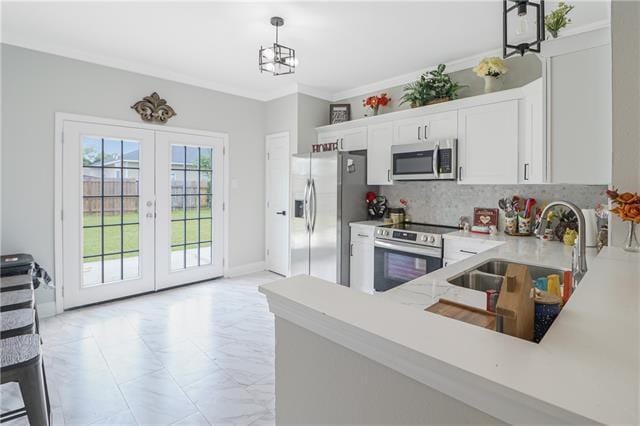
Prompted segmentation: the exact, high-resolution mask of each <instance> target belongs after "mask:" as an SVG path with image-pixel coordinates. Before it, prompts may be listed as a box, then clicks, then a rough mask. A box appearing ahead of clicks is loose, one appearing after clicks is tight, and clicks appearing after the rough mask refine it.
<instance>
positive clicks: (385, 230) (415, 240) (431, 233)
mask: <svg viewBox="0 0 640 426" xmlns="http://www.w3.org/2000/svg"><path fill="white" fill-rule="evenodd" d="M453 229H454V228H450V227H442V226H434V225H423V224H415V223H403V224H397V225H385V226H379V227H378V228H376V235H375V242H374V257H375V259H374V278H373V287H374V289H375V290H376V291H387V290H389V289H392V288H393V287H396V286H399V285H400V284H404V283H406V282H408V281H411V280H414V279H416V278H419V277H421V276H423V275H426V274H428V273H430V272H433V271H435V270H437V269H440V268H442V234H444V233H446V232H451V231H452V230H453Z"/></svg>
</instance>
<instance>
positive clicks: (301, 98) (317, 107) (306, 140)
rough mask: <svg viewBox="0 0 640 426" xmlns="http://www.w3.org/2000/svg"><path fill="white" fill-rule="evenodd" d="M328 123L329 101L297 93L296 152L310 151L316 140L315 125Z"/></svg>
mask: <svg viewBox="0 0 640 426" xmlns="http://www.w3.org/2000/svg"><path fill="white" fill-rule="evenodd" d="M326 124H329V102H328V101H325V100H324V99H318V98H315V97H313V96H309V95H305V94H302V93H299V94H298V152H311V145H312V144H315V143H316V142H317V140H318V134H317V133H316V127H319V126H324V125H326Z"/></svg>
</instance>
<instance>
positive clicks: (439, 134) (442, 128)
mask: <svg viewBox="0 0 640 426" xmlns="http://www.w3.org/2000/svg"><path fill="white" fill-rule="evenodd" d="M425 129H426V130H425V131H426V136H427V140H437V139H456V138H457V137H458V112H457V111H450V112H444V113H442V114H432V115H429V116H427V124H426V128H425Z"/></svg>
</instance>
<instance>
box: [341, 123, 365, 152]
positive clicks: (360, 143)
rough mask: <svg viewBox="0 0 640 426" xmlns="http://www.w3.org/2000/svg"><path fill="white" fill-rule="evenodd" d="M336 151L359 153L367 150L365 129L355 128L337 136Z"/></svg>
mask: <svg viewBox="0 0 640 426" xmlns="http://www.w3.org/2000/svg"><path fill="white" fill-rule="evenodd" d="M338 149H339V150H340V151H359V150H362V149H367V128H366V127H356V128H355V129H347V130H345V131H343V132H340V133H339V134H338Z"/></svg>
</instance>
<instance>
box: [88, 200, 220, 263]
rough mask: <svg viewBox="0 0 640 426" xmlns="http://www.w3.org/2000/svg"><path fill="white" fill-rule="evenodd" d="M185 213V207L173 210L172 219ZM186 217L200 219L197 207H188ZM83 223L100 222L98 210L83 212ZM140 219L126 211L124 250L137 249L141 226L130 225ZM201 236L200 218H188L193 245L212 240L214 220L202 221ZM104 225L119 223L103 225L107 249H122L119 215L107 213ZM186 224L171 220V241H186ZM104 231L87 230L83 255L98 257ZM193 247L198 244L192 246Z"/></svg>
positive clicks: (188, 235)
mask: <svg viewBox="0 0 640 426" xmlns="http://www.w3.org/2000/svg"><path fill="white" fill-rule="evenodd" d="M200 213H201V214H200V216H201V217H208V216H210V215H211V209H202V210H201V212H200ZM183 214H184V212H183V211H182V210H174V211H172V213H171V216H172V219H181V218H182V217H183ZM186 215H187V218H188V219H192V218H197V217H198V209H187V212H186ZM83 220H84V226H91V225H100V221H101V217H100V214H99V213H85V214H84V219H83ZM137 220H138V214H137V213H135V212H130V213H125V214H124V225H123V227H122V237H123V238H122V239H123V240H124V245H123V250H124V251H128V250H138V249H139V248H138V241H139V236H138V225H127V222H128V223H131V222H136V221H137ZM199 222H200V238H199V239H198V221H197V220H188V221H186V243H187V244H193V243H197V242H198V240H200V241H208V240H211V220H210V219H201V220H200V221H199ZM104 223H105V225H109V224H114V225H115V224H118V226H107V227H105V228H104V252H105V253H113V252H119V251H120V226H119V224H120V214H105V216H104ZM184 227H185V223H184V222H182V221H180V222H171V244H184V243H185V228H184ZM101 234H102V232H101V228H88V229H84V236H83V241H84V248H83V250H84V252H83V255H84V256H98V255H100V253H101V251H102V239H101V238H102V235H101ZM193 247H194V248H195V247H197V245H194V246H193ZM181 249H182V247H173V249H172V250H174V251H176V250H181ZM129 256H136V253H128V254H125V257H129Z"/></svg>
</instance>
